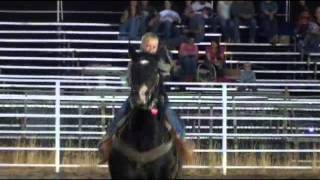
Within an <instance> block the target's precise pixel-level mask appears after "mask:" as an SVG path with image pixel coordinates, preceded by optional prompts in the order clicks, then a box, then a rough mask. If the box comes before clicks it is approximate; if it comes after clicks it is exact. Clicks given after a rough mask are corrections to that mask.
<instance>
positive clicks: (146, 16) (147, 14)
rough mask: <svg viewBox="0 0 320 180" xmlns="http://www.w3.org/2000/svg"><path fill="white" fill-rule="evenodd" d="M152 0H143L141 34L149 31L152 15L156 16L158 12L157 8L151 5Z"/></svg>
mask: <svg viewBox="0 0 320 180" xmlns="http://www.w3.org/2000/svg"><path fill="white" fill-rule="evenodd" d="M149 2H150V1H148V0H146V1H141V14H142V25H141V34H144V33H146V32H147V28H148V23H149V21H150V20H151V17H154V16H155V14H156V13H157V11H156V9H155V8H154V7H153V6H151V5H150V3H149Z"/></svg>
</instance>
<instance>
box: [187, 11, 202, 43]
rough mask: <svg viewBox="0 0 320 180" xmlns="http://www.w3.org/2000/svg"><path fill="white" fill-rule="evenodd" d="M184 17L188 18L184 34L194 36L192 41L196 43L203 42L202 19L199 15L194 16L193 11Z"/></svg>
mask: <svg viewBox="0 0 320 180" xmlns="http://www.w3.org/2000/svg"><path fill="white" fill-rule="evenodd" d="M186 15H187V17H188V24H187V27H186V28H185V29H184V33H185V34H187V33H192V34H194V40H195V42H196V43H198V42H201V41H203V39H204V26H205V21H204V18H203V17H202V15H201V14H196V13H195V12H194V11H190V12H188V14H186Z"/></svg>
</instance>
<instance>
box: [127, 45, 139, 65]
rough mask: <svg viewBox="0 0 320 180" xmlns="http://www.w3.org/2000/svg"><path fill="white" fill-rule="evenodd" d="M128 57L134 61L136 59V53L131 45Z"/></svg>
mask: <svg viewBox="0 0 320 180" xmlns="http://www.w3.org/2000/svg"><path fill="white" fill-rule="evenodd" d="M129 58H130V59H131V61H134V62H136V61H137V60H138V54H137V52H136V50H135V49H134V48H133V47H132V46H130V47H129Z"/></svg>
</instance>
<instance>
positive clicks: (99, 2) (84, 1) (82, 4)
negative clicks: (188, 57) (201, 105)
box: [0, 0, 320, 19]
mask: <svg viewBox="0 0 320 180" xmlns="http://www.w3.org/2000/svg"><path fill="white" fill-rule="evenodd" d="M150 2H151V4H152V5H154V7H156V8H157V9H158V10H161V9H162V8H163V1H150ZM278 2H279V3H281V4H285V3H284V2H285V0H281V1H278ZM290 2H291V3H292V8H291V9H292V12H293V11H294V7H295V6H294V4H296V3H297V2H298V1H297V0H295V1H292V0H291V1H290ZM306 2H307V5H308V6H309V7H310V9H311V11H313V10H314V9H315V7H317V6H320V0H307V1H306ZM215 3H216V2H215ZM255 3H256V4H257V3H258V1H256V2H255ZM56 4H57V2H56V1H55V0H47V1H46V0H37V1H35V0H34V1H21V0H20V1H15V0H7V1H1V6H0V10H56ZM128 4H129V1H121V0H118V1H106V0H80V1H74V0H64V1H63V8H64V10H87V11H89V10H91V11H92V10H96V11H110V10H113V11H122V10H123V9H124V8H125V7H126V6H127V5H128ZM173 8H174V9H176V10H178V11H179V10H180V11H181V10H182V9H183V8H184V1H174V7H173ZM281 9H282V10H284V9H285V8H281ZM1 14H2V13H1ZM1 14H0V16H1ZM2 15H3V14H2ZM30 17H32V16H30ZM2 18H5V17H2ZM2 18H1V19H2ZM114 18H117V19H119V17H114Z"/></svg>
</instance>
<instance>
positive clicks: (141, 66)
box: [129, 53, 161, 109]
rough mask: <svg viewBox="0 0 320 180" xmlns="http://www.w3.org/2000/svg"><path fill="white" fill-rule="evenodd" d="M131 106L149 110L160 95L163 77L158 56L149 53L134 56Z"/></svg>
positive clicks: (131, 73) (131, 78)
mask: <svg viewBox="0 0 320 180" xmlns="http://www.w3.org/2000/svg"><path fill="white" fill-rule="evenodd" d="M131 59H132V64H131V71H130V74H129V77H130V80H131V99H130V100H131V105H132V106H133V107H138V108H144V109H149V108H151V107H152V106H153V105H154V103H155V102H154V101H155V100H156V98H157V97H158V95H159V85H160V83H161V77H160V73H159V70H158V56H157V55H153V54H147V53H139V54H137V53H134V54H132V57H131Z"/></svg>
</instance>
